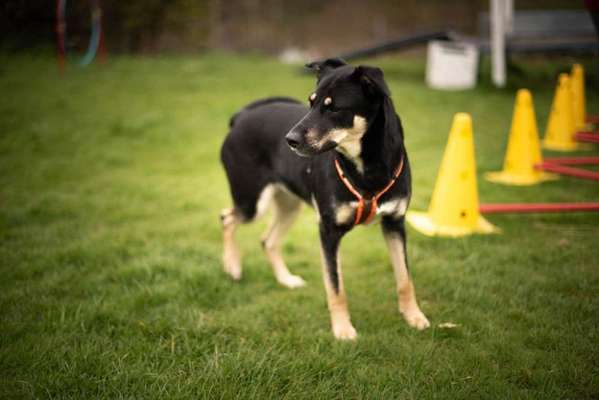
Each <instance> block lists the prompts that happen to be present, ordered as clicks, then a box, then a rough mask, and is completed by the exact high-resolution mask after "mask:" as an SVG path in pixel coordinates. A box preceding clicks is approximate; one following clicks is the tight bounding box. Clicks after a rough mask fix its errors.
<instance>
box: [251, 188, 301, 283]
mask: <svg viewBox="0 0 599 400" xmlns="http://www.w3.org/2000/svg"><path fill="white" fill-rule="evenodd" d="M273 200H274V201H273V204H274V210H273V211H274V213H273V220H272V222H271V224H270V227H269V228H268V230H267V231H266V233H265V235H264V236H263V239H262V245H263V247H264V251H265V252H266V256H267V257H268V260H269V261H270V263H271V265H272V269H273V272H274V274H275V278H276V279H277V282H279V283H280V284H281V285H283V286H286V287H288V288H290V289H295V288H298V287H301V286H304V285H305V284H306V282H305V281H304V280H303V279H302V278H301V277H299V276H297V275H293V274H292V273H291V272H290V271H289V269H288V268H287V265H286V264H285V261H284V260H283V255H282V253H281V242H282V239H283V236H284V235H285V234H286V233H287V231H288V230H289V228H290V227H291V225H292V224H293V221H295V218H296V217H297V215H298V214H299V211H300V209H301V202H300V200H299V199H298V198H297V197H296V196H295V195H293V194H291V193H289V192H287V191H286V190H285V189H282V188H277V190H276V191H275V192H274V193H273Z"/></svg>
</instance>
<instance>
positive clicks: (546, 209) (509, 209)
mask: <svg viewBox="0 0 599 400" xmlns="http://www.w3.org/2000/svg"><path fill="white" fill-rule="evenodd" d="M479 209H480V212H481V213H483V214H512V213H561V212H597V211H599V202H588V203H507V204H501V203H499V204H492V203H491V204H481V205H480V207H479Z"/></svg>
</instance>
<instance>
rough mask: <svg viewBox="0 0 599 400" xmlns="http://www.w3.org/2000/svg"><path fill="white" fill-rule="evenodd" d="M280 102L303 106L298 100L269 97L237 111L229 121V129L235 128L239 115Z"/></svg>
mask: <svg viewBox="0 0 599 400" xmlns="http://www.w3.org/2000/svg"><path fill="white" fill-rule="evenodd" d="M278 102H280V103H296V104H301V101H299V100H297V99H294V98H292V97H284V96H275V97H267V98H265V99H260V100H256V101H253V102H251V103H250V104H248V105H247V106H245V107H243V108H242V109H241V110H239V111H237V112H236V113H235V114H233V116H232V117H231V119H230V120H229V128H232V127H233V125H234V124H235V120H236V119H237V117H239V115H240V114H241V113H242V112H244V111H247V110H251V109H253V108H256V107H260V106H263V105H266V104H271V103H278Z"/></svg>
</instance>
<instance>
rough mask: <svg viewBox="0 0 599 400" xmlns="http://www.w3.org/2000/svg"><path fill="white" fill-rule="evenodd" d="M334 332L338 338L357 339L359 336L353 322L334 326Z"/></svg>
mask: <svg viewBox="0 0 599 400" xmlns="http://www.w3.org/2000/svg"><path fill="white" fill-rule="evenodd" d="M333 334H334V335H335V339H337V340H356V339H357V338H358V332H356V329H355V328H354V327H353V326H352V324H351V322H348V323H344V324H338V325H336V326H333Z"/></svg>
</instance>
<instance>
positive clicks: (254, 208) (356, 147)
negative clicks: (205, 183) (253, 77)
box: [221, 59, 429, 339]
mask: <svg viewBox="0 0 599 400" xmlns="http://www.w3.org/2000/svg"><path fill="white" fill-rule="evenodd" d="M308 67H309V68H312V69H314V70H316V71H317V73H318V84H317V88H316V91H315V92H314V93H312V94H311V95H310V97H309V100H310V108H307V107H306V106H304V105H302V104H301V103H300V102H298V101H296V100H293V99H290V98H284V97H282V98H268V99H263V100H259V101H256V102H254V103H251V104H249V105H248V106H246V107H245V108H244V109H242V110H241V111H240V112H238V113H237V114H236V115H235V116H233V118H232V119H231V122H230V126H231V130H230V132H229V135H228V136H227V138H226V139H225V142H224V144H223V146H222V150H221V159H222V162H223V165H224V167H225V170H226V173H227V177H228V179H229V185H230V189H231V195H232V198H233V203H234V207H233V208H231V209H226V210H223V213H222V215H221V218H222V223H223V237H224V257H223V258H224V269H225V271H226V272H227V273H228V274H229V275H231V277H233V279H240V277H241V260H240V255H239V251H238V249H237V247H236V245H235V241H234V234H235V230H236V228H237V227H238V226H239V225H240V224H242V223H245V222H250V221H252V220H254V219H256V218H258V217H260V216H261V215H262V214H264V212H265V211H266V210H267V209H268V207H269V206H271V205H272V206H274V220H273V221H272V224H271V225H270V227H269V229H268V231H267V232H266V234H265V236H264V238H263V242H262V243H263V246H264V250H265V252H266V255H267V257H268V259H269V261H270V263H271V264H272V267H273V270H274V274H275V277H276V279H277V281H278V282H280V283H281V284H282V285H284V286H287V287H290V288H297V287H300V286H303V285H304V284H305V282H304V280H303V279H302V278H300V277H299V276H297V275H293V274H292V273H291V272H289V270H288V269H287V266H286V265H285V262H284V261H283V257H282V255H281V241H282V238H283V236H284V234H285V233H286V232H287V230H288V229H289V227H290V226H291V224H292V223H293V221H294V219H295V217H296V216H297V214H298V211H299V209H300V206H301V201H302V200H303V201H304V202H306V203H308V204H310V205H312V206H313V207H314V209H315V210H316V213H317V216H318V219H319V228H320V242H321V254H322V264H323V277H324V283H325V288H326V292H327V302H328V306H329V310H330V313H331V323H332V327H333V333H334V335H335V337H336V338H338V339H355V338H356V336H357V334H356V330H355V329H354V327H353V326H352V323H351V321H350V316H349V311H348V308H347V300H346V296H345V290H344V287H343V278H342V273H341V265H340V263H339V257H338V248H339V242H340V241H341V238H342V237H343V235H345V233H347V232H348V231H349V230H351V229H352V228H353V227H354V225H357V224H360V223H369V222H371V221H372V220H374V219H376V218H380V220H381V225H382V230H383V234H384V236H385V240H386V242H387V246H388V249H389V253H390V255H391V263H392V265H393V270H394V272H395V279H396V283H397V292H398V295H399V311H400V312H401V313H402V315H403V317H404V318H405V320H406V321H407V322H408V324H410V325H411V326H413V327H415V328H417V329H425V328H427V327H428V326H429V322H428V320H427V319H426V317H425V316H424V314H423V313H422V311H420V308H419V306H418V303H417V301H416V296H415V293H414V285H413V283H412V280H411V278H410V274H409V272H408V266H407V260H406V232H405V228H404V215H405V213H406V209H407V207H408V203H409V200H410V190H411V189H410V184H411V180H410V164H409V162H408V157H407V154H406V150H405V147H404V143H403V130H402V126H401V122H400V120H399V117H398V116H397V114H396V113H395V110H394V107H393V103H392V101H391V98H390V93H389V89H388V88H387V85H386V83H385V81H384V79H383V73H382V71H381V70H380V69H378V68H375V67H367V66H358V67H353V66H350V65H347V64H346V63H345V62H343V61H342V60H339V59H330V60H326V61H324V62H317V63H312V64H308Z"/></svg>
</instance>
